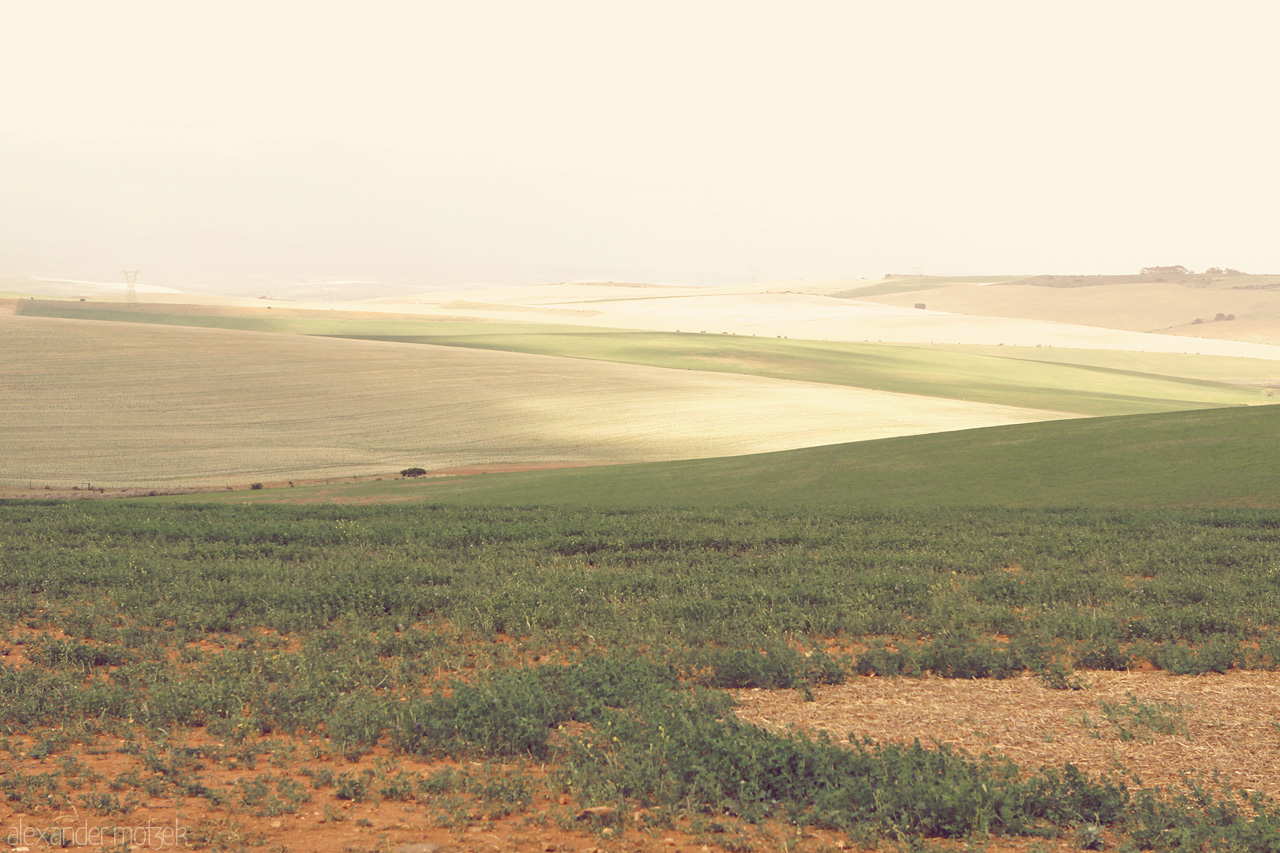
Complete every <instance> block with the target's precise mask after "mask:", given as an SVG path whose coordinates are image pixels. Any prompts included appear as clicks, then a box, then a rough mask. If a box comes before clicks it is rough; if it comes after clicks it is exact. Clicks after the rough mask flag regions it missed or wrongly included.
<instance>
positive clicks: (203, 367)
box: [0, 316, 1058, 487]
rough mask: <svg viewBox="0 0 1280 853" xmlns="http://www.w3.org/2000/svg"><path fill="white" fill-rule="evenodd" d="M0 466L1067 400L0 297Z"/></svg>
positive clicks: (306, 459) (476, 453) (378, 449)
mask: <svg viewBox="0 0 1280 853" xmlns="http://www.w3.org/2000/svg"><path fill="white" fill-rule="evenodd" d="M0 347H2V348H3V358H4V363H5V366H6V371H5V374H4V376H3V378H0V382H3V385H2V386H0V394H2V395H3V398H4V406H3V408H0V434H3V435H4V436H5V444H6V447H5V453H4V454H3V455H2V456H0V484H5V485H11V486H12V485H17V486H26V485H28V484H34V485H36V486H37V487H40V486H42V485H44V484H52V485H55V486H57V485H71V484H77V483H91V484H93V485H94V486H131V485H149V486H157V485H161V486H163V485H168V484H175V483H182V484H201V483H203V484H209V483H220V484H232V483H243V482H245V481H246V480H247V479H252V480H287V479H295V478H297V479H303V478H314V477H334V476H355V475H369V474H386V473H390V472H396V471H399V470H400V469H401V468H404V467H407V466H422V467H427V468H445V467H451V466H461V465H469V464H474V463H492V462H511V463H520V462H633V461H650V460H659V459H678V458H700V457H710V456H722V455H733V454H741V453H753V452H762V451H769V450H782V449H787V448H794V447H803V446H812V445H820V444H830V443H837V442H844V441H854V440H859V439H866V438H876V437H884V436H891V435H908V434H913V433H923V432H935V431H939V430H946V429H962V428H969V427H977V426H987V425H996V424H1005V423H1018V422H1026V421H1034V420H1044V419H1049V418H1054V417H1058V416H1057V415H1055V414H1052V413H1046V412H1040V411H1036V410H1029V409H1014V408H1009V407H1000V406H991V405H983V404H974V403H965V402H961V401H954V400H940V399H935V398H926V397H914V396H910V395H900V394H887V393H882V392H874V391H865V390H859V389H851V388H841V387H834V386H827V385H817V384H809V383H800V382H787V381H782V380H774V379H763V378H759V377H751V376H738V375H729V374H716V373H704V372H700V371H678V370H665V369H658V368H649V367H640V366H633V365H625V364H615V363H606V362H597V361H589V360H583V359H564V358H552V357H545V356H535V355H526V354H520V353H509V352H494V351H485V350H473V349H460V348H448V347H430V346H420V345H407V344H393V343H379V342H371V341H355V340H336V339H323V338H309V337H300V336H292V335H272V334H261V333H248V332H235V331H225V330H216V329H191V328H173V327H161V326H141V325H132V324H114V323H101V322H90V321H75V320H54V319H44V318H34V317H21V316H17V317H9V316H3V317H0Z"/></svg>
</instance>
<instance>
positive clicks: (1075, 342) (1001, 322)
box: [346, 283, 1280, 359]
mask: <svg viewBox="0 0 1280 853" xmlns="http://www.w3.org/2000/svg"><path fill="white" fill-rule="evenodd" d="M1169 286H1170V287H1172V286H1175V285H1169ZM789 287H792V285H789V284H786V283H782V284H778V285H774V286H771V287H767V286H762V285H754V286H750V287H722V288H715V287H712V288H689V287H660V288H634V287H623V286H616V285H607V284H606V285H600V284H595V285H592V284H583V285H573V284H559V285H538V286H534V287H522V288H494V289H489V290H469V291H455V292H451V293H445V292H442V293H433V294H424V295H422V296H420V297H417V298H415V299H414V300H404V299H401V298H395V299H387V300H369V301H365V302H359V303H351V304H349V305H348V306H346V307H350V308H356V309H358V310H364V311H375V310H380V311H388V312H395V313H414V312H421V313H429V314H433V315H437V316H446V315H452V316H458V317H475V318H480V319H486V320H495V321H511V320H519V319H527V320H529V321H530V322H537V321H545V319H546V315H545V314H543V313H542V312H543V311H545V310H547V309H549V308H554V309H557V310H558V311H561V312H566V313H563V314H559V315H558V316H557V317H556V322H558V323H566V324H571V323H581V324H585V325H592V326H607V327H613V328H624V329H645V330H654V331H682V332H703V331H705V332H707V333H711V334H716V333H722V332H727V333H731V334H739V335H759V336H763V337H787V338H804V339H810V340H830V341H870V342H884V343H904V344H911V343H922V344H952V345H988V346H995V345H1004V346H1032V347H1034V346H1047V347H1070V348H1080V349H1106V350H1118V351H1129V352H1167V353H1198V354H1204V355H1226V356H1237V357H1249V358H1266V359H1280V346H1275V345H1266V344H1261V345H1260V344H1258V343H1243V342H1237V341H1231V340H1212V339H1205V338H1194V339H1192V338H1180V337H1178V336H1175V335H1170V334H1149V333H1146V332H1145V330H1143V331H1132V330H1128V329H1122V328H1107V327H1104V326H1103V325H1100V324H1093V325H1090V324H1087V323H1083V322H1063V321H1056V320H1050V319H1036V318H1028V317H1026V316H1019V315H1017V313H1016V312H1013V311H1012V310H1006V311H1002V312H1000V313H1002V314H1004V315H1005V316H995V315H993V314H986V315H984V314H981V313H979V312H969V313H959V312H948V311H947V310H946V306H945V305H943V304H940V303H939V304H929V303H930V299H929V298H928V297H927V296H926V297H921V296H920V295H918V294H908V295H907V297H898V296H895V297H875V298H876V299H877V300H881V301H877V302H871V301H860V300H851V299H839V298H835V297H831V296H824V295H821V294H820V293H815V292H812V291H815V290H823V289H826V288H827V286H826V285H823V286H814V287H810V288H807V290H808V291H810V292H799V290H800V288H799V286H798V285H797V286H796V287H797V289H796V290H789V289H788V288H789ZM1116 287H1124V286H1123V285H1117V286H1116ZM995 288H1000V289H1001V290H1006V291H1007V290H1011V289H1012V288H1008V287H1001V286H1000V285H991V286H989V287H969V286H963V287H961V286H954V287H949V288H945V289H942V290H940V291H938V292H939V293H944V292H945V293H950V292H951V291H953V290H960V289H964V290H966V291H978V292H981V291H985V290H992V289H995ZM1019 289H1020V290H1034V291H1041V290H1043V291H1046V292H1048V295H1047V296H1045V297H1044V298H1046V299H1055V298H1059V296H1058V295H1055V294H1061V293H1075V294H1076V296H1075V298H1077V299H1080V297H1081V294H1080V293H1079V291H1082V290H1097V291H1102V290H1104V289H1106V288H1070V289H1061V290H1059V289H1055V288H1038V287H1037V288H1033V287H1022V288H1019ZM1239 292H1240V293H1255V294H1256V293H1259V292H1253V291H1239ZM1210 293H1212V294H1224V293H1236V291H1210ZM1033 295H1034V294H1033ZM891 299H894V300H898V302H899V303H901V304H891V303H890V302H889V300H891ZM1082 301H1087V300H1082ZM916 302H925V304H926V305H928V310H925V311H920V310H918V309H916V308H914V307H911V306H913V305H914V304H915V303H916ZM460 304H465V307H456V306H458V305H460ZM1223 304H1225V302H1224V303H1223ZM451 305H452V306H454V307H451ZM522 308H523V309H524V310H523V312H522V310H521V309H522ZM935 309H941V310H935ZM1217 310H1221V311H1223V312H1224V313H1236V314H1237V315H1239V314H1240V312H1239V311H1236V312H1232V311H1231V310H1230V309H1228V308H1222V309H1217ZM1241 310H1243V309H1241ZM569 311H584V312H585V311H589V312H591V314H590V315H587V314H581V315H576V314H572V313H567V312H569ZM1085 313H1089V312H1085ZM1096 313H1097V312H1093V313H1092V314H1090V316H1095V315H1096ZM1046 316H1053V315H1052V314H1051V313H1049V312H1046ZM1177 316H1178V317H1181V316H1182V315H1181V314H1178V315H1177ZM1209 316H1210V317H1212V316H1213V313H1210V314H1209ZM1193 319H1195V315H1194V314H1192V315H1190V316H1188V317H1186V318H1184V319H1183V320H1182V321H1183V322H1189V321H1190V320H1193ZM1224 325H1225V324H1224ZM1148 328H1155V327H1154V326H1151V327H1148ZM1197 328H1198V327H1197Z"/></svg>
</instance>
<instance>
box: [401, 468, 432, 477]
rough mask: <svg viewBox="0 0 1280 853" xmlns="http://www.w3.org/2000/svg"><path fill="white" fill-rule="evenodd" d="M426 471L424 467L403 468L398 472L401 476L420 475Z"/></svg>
mask: <svg viewBox="0 0 1280 853" xmlns="http://www.w3.org/2000/svg"><path fill="white" fill-rule="evenodd" d="M426 473H427V469H425V468H405V469H404V470H403V471H401V472H400V476H401V477H421V476H424V475H425V474H426Z"/></svg>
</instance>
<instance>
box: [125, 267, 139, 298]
mask: <svg viewBox="0 0 1280 853" xmlns="http://www.w3.org/2000/svg"><path fill="white" fill-rule="evenodd" d="M139 272H141V270H124V282H125V284H124V300H125V302H127V303H129V305H130V306H133V305H137V304H138V288H137V287H136V284H137V281H138V273H139Z"/></svg>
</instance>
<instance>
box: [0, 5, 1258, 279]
mask: <svg viewBox="0 0 1280 853" xmlns="http://www.w3.org/2000/svg"><path fill="white" fill-rule="evenodd" d="M1277 24H1280V12H1277V10H1276V7H1275V4H1274V3H1273V2H1271V0H1265V2H1231V0H1225V2H1224V1H1223V0H1219V2H1215V3H1208V2H1199V0H1197V2H1181V1H1180V0H1160V2H1145V0H1140V1H1139V2H1126V0H1107V2H1079V0H1077V2H1071V3H1047V2H1039V0H1016V2H990V0H937V1H936V2H929V1H928V0H926V2H906V0H902V1H901V2H893V1H892V0H888V1H886V0H875V2H862V0H849V2H825V0H824V2H807V3H806V2H802V0H801V2H785V3H784V2H744V0H736V2H718V0H717V2H698V0H685V2H661V0H657V1H656V2H655V0H644V2H634V3H621V2H609V0H595V2H562V0H536V2H535V0H521V2H474V0H470V1H469V2H458V0H451V2H448V3H445V2H383V3H379V2H376V0H374V2H361V3H355V2H347V3H326V2H317V0H308V2H270V0H254V2H237V1H236V0H219V2H216V3H215V2H204V3H196V2H185V1H184V0H165V2H130V1H129V0H111V2H101V0H92V2H57V0H40V2H32V1H31V0H0V33H2V35H0V80H3V83H0V274H34V275H47V276H65V277H73V278H77V277H78V278H89V279H97V280H111V279H113V278H118V277H119V271H120V270H121V269H123V268H126V267H128V268H141V269H142V270H143V276H142V279H140V280H143V279H145V280H147V281H150V282H152V283H157V284H162V283H166V282H170V281H172V282H181V281H193V280H197V281H202V282H205V283H212V282H215V281H217V280H219V279H225V280H226V281H228V282H230V281H240V282H243V281H244V280H245V279H246V277H249V278H250V279H255V278H261V279H262V280H263V281H281V280H289V279H313V278H318V277H331V278H333V279H343V278H364V279H381V280H388V281H398V282H405V283H420V284H424V285H430V284H442V283H454V282H463V281H472V280H488V281H495V282H526V281H536V280H559V279H575V278H593V277H596V278H605V279H615V280H620V281H621V280H629V279H631V280H634V279H640V280H650V281H670V282H689V283H715V282H725V283H732V282H737V281H743V280H747V279H751V278H756V279H759V280H768V279H775V278H784V277H788V278H790V277H795V278H835V277H861V276H866V277H878V276H880V275H881V274H883V273H886V272H910V271H912V270H914V269H917V268H918V269H920V270H922V271H924V272H927V273H936V274H948V273H950V274H967V273H1019V272H1058V273H1079V272H1130V271H1134V272H1136V271H1137V269H1138V268H1139V267H1142V266H1148V265H1157V264H1160V265H1165V264H1183V265H1186V266H1188V267H1192V268H1194V269H1203V268H1204V267H1207V266H1232V267H1237V268H1240V269H1244V270H1246V271H1250V272H1280V257H1278V255H1280V241H1278V240H1277V235H1278V234H1280V165H1278V163H1280V157H1278V156H1277V154H1276V151H1277V149H1278V148H1280V133H1277V131H1278V130H1280V120H1278V119H1277V110H1276V93H1277V91H1278V90H1280V86H1278V85H1277V84H1280V64H1277V58H1276V53H1275V50H1274V34H1275V32H1276V31H1277Z"/></svg>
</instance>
